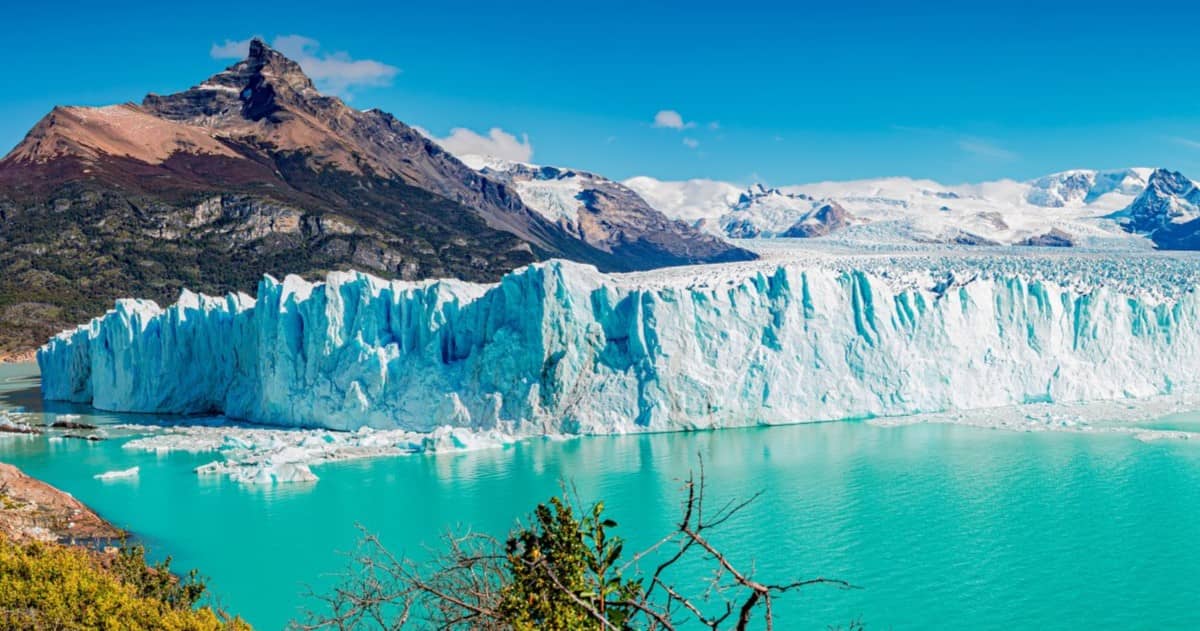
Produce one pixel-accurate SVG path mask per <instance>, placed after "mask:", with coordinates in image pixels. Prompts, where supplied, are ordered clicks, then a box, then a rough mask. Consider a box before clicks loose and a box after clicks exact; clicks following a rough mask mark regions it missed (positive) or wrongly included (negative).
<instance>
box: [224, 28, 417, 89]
mask: <svg viewBox="0 0 1200 631" xmlns="http://www.w3.org/2000/svg"><path fill="white" fill-rule="evenodd" d="M271 47H272V48H274V49H275V50H278V51H279V52H280V53H283V54H284V55H285V56H287V57H289V58H291V59H292V60H293V61H295V62H296V63H298V64H300V67H301V68H303V69H304V72H305V73H306V74H307V75H308V76H309V77H310V78H311V79H312V80H313V82H314V83H316V84H317V87H319V88H320V89H321V90H323V91H325V92H331V93H333V94H338V95H340V96H344V97H349V96H350V90H351V88H357V87H364V86H386V85H391V83H392V80H393V79H395V78H396V75H398V74H400V69H399V68H397V67H395V66H391V65H388V64H385V63H383V62H381V61H376V60H374V59H354V58H352V57H350V55H349V54H348V53H345V52H342V51H335V52H325V51H322V50H321V43H320V42H318V41H317V40H315V39H312V38H310V37H304V36H303V35H280V36H277V37H276V38H275V39H273V40H272V41H271ZM249 48H250V40H248V39H247V40H225V42H224V43H223V44H213V45H212V48H210V49H209V54H210V55H212V57H213V58H215V59H240V58H242V57H245V56H246V53H247V51H248V50H249Z"/></svg>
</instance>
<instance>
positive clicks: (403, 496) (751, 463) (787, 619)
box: [0, 364, 1200, 629]
mask: <svg viewBox="0 0 1200 631" xmlns="http://www.w3.org/2000/svg"><path fill="white" fill-rule="evenodd" d="M36 387H37V381H36V368H35V367H33V366H31V365H28V364H25V365H7V366H6V365H0V410H2V409H6V408H8V409H12V408H17V407H24V408H26V409H27V410H29V411H35V412H37V411H45V412H47V413H53V412H54V411H56V410H57V411H72V412H79V411H81V410H82V412H83V413H84V414H85V419H84V420H88V419H90V420H92V421H94V422H99V423H113V422H131V421H132V422H138V423H146V422H148V419H147V418H146V417H144V416H121V415H113V414H107V413H98V412H92V411H89V410H88V409H86V408H71V407H70V406H61V407H54V406H51V407H48V408H43V406H42V403H41V402H40V399H39V397H38V394H37V391H36ZM1198 426H1200V425H1198V424H1197V420H1196V418H1195V417H1192V416H1189V415H1177V416H1175V417H1173V418H1172V419H1170V427H1172V428H1180V427H1183V428H1189V429H1195V428H1197V427H1198ZM122 442H123V441H121V440H117V439H114V440H108V441H104V442H100V443H88V442H84V441H78V440H58V441H53V442H52V441H50V440H49V439H48V438H47V437H45V436H40V437H20V436H0V460H3V461H5V462H10V463H13V464H15V465H17V466H19V467H21V468H23V469H24V470H25V471H26V472H27V473H29V474H30V475H33V476H36V477H39V478H41V479H43V480H46V481H48V482H49V483H51V484H53V485H55V486H57V487H59V488H61V489H64V490H66V491H69V492H70V493H72V494H73V495H75V496H76V497H78V498H79V499H81V500H83V501H84V502H86V503H87V504H89V505H90V506H92V507H93V508H95V509H96V510H97V511H98V512H99V513H100V514H101V515H103V516H104V517H106V518H107V519H109V520H110V521H112V522H114V523H116V524H117V525H119V526H123V527H126V528H128V529H130V530H132V531H133V532H135V533H136V534H137V536H139V537H140V538H142V539H143V540H145V541H146V542H147V543H148V545H149V546H151V547H152V549H153V550H154V551H155V552H156V553H158V554H170V555H172V556H173V557H174V559H175V565H176V567H178V568H180V569H184V568H190V567H197V568H200V570H201V571H202V572H203V573H204V574H206V575H207V576H209V577H210V579H211V582H210V587H211V589H212V591H213V592H214V593H215V594H216V595H217V596H219V598H220V602H221V604H222V605H223V606H224V607H226V608H227V609H229V610H230V611H233V612H236V613H240V614H242V615H243V616H244V617H246V618H247V619H248V620H250V621H251V622H252V623H253V624H255V625H256V626H257V627H258V628H262V629H279V628H282V627H283V626H284V625H285V624H286V622H287V621H288V620H289V619H291V618H293V617H295V616H296V615H297V612H298V611H299V609H300V608H302V607H304V605H305V603H306V600H305V598H304V591H305V589H306V587H308V586H311V587H314V588H316V589H320V588H321V587H322V586H327V585H328V584H329V583H330V581H331V577H330V574H332V573H334V572H337V571H339V570H340V569H342V568H344V567H345V563H346V559H345V557H344V555H343V554H342V553H344V552H347V551H350V550H352V549H353V547H354V543H355V540H356V538H357V535H358V531H357V529H356V524H362V525H363V526H364V527H366V528H368V529H370V530H372V531H375V532H377V533H379V535H380V536H381V538H382V540H383V541H384V543H386V544H388V545H389V547H390V548H392V549H393V551H396V552H404V553H413V554H420V553H421V550H422V546H424V545H428V544H435V543H436V542H437V538H438V536H439V534H440V533H442V532H443V531H445V530H446V529H448V528H453V527H455V526H456V525H470V526H471V527H472V528H474V529H476V530H483V531H488V532H492V533H495V534H502V533H504V532H505V531H506V530H507V529H508V528H509V527H510V526H511V525H512V524H513V522H514V520H515V519H517V518H518V517H520V516H522V515H524V514H527V513H528V512H529V510H530V509H531V508H532V507H533V506H534V505H535V504H536V503H537V502H539V501H542V500H544V499H546V498H547V497H549V496H551V495H553V494H555V493H556V492H558V490H559V483H560V480H568V481H570V482H572V483H574V485H575V486H576V487H577V489H578V491H579V493H580V495H581V496H582V497H584V498H585V499H592V498H603V499H604V500H605V503H606V505H607V507H608V511H609V512H610V513H611V514H612V516H613V517H614V518H615V519H617V520H618V521H619V522H620V524H621V525H620V528H619V529H618V532H621V533H622V534H624V536H625V537H626V538H627V539H628V540H630V541H631V544H630V545H634V546H636V545H637V544H646V543H649V542H651V541H652V540H654V539H655V538H657V536H658V535H660V534H662V533H664V532H666V531H667V530H669V529H670V528H671V527H672V522H673V520H674V519H675V518H676V517H677V515H678V510H677V509H678V501H679V495H678V488H679V483H680V482H679V481H680V479H681V478H682V477H684V476H686V475H687V473H688V471H689V470H690V469H691V468H693V467H694V466H695V465H696V462H697V457H698V455H701V456H702V457H703V459H704V462H705V463H706V468H707V472H708V476H709V481H710V493H711V495H712V497H713V498H714V500H724V499H730V498H743V497H746V496H748V495H750V494H752V493H754V492H756V491H759V490H762V491H764V494H763V496H762V498H761V499H760V500H759V501H757V502H756V503H754V504H752V505H751V506H750V508H748V509H747V510H746V511H745V512H744V513H742V514H740V515H739V516H738V517H737V518H736V519H735V520H733V521H731V522H730V523H729V524H728V525H727V527H726V528H725V529H724V530H722V531H720V532H719V533H718V535H717V536H716V537H715V539H716V540H717V542H718V544H719V545H720V546H721V547H723V548H724V549H725V550H726V551H727V552H728V553H729V555H730V556H731V557H732V558H733V559H734V560H735V561H737V562H740V563H742V564H744V565H748V564H750V563H751V562H753V563H754V564H755V566H756V567H757V571H758V573H759V576H760V577H770V578H775V579H779V580H784V579H787V578H792V577H812V576H816V575H824V576H834V577H838V578H844V579H846V580H849V581H851V582H853V583H854V584H856V585H858V586H860V589H856V590H852V591H841V590H835V589H825V588H812V589H810V590H808V591H805V592H802V593H798V594H791V595H788V596H786V597H784V598H783V600H781V601H779V605H778V609H777V620H778V623H779V628H781V629H805V628H808V629H824V628H826V626H827V625H836V624H845V623H846V622H848V621H850V620H852V619H862V620H863V621H864V622H865V623H866V624H867V628H868V629H929V628H956V629H1010V628H1039V629H1130V628H1171V629H1184V628H1200V607H1198V606H1197V603H1200V443H1196V442H1194V441H1185V440H1161V441H1154V442H1141V441H1138V440H1134V439H1133V438H1131V437H1130V436H1128V435H1123V434H1106V433H1092V434H1082V433H1055V432H1033V433H1019V432H1007V431H996V430H987V429H978V428H970V427H961V426H953V425H934V424H922V425H910V426H903V427H894V428H885V427H875V426H872V425H868V424H864V423H853V422H846V423H825V424H816V425H795V426H786V427H770V428H757V429H747V430H724V431H719V432H707V433H687V434H683V433H681V434H657V435H647V436H621V437H590V438H583V439H578V440H569V441H563V442H552V441H541V440H538V441H532V442H526V443H519V444H517V445H515V446H511V447H508V448H503V449H494V450H486V451H478V452H470V453H460V454H436V455H421V456H400V457H388V458H376V459H371V460H358V461H348V462H341V463H335V464H327V465H320V466H315V467H313V471H314V473H316V474H317V475H318V476H319V477H320V480H319V481H318V482H316V483H313V484H298V485H297V484H281V485H276V486H265V487H264V486H248V485H243V484H239V483H236V482H232V481H230V480H228V479H225V478H219V477H203V476H197V475H196V474H195V473H193V468H194V467H196V466H198V465H200V464H204V463H206V462H209V461H211V460H212V459H213V456H212V454H187V453H178V452H172V453H168V454H162V455H157V454H153V453H146V452H138V451H132V450H127V449H122V447H121V443H122ZM134 465H137V466H140V467H141V471H140V475H139V476H138V477H136V478H133V479H126V480H111V481H99V480H95V479H93V477H92V476H93V475H95V474H97V473H102V472H105V471H111V470H116V469H126V468H129V467H132V466H134ZM694 578H699V577H694Z"/></svg>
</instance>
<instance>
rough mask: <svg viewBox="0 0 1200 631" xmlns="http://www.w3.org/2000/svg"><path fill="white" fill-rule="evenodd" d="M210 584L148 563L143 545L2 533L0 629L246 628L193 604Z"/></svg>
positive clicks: (135, 630)
mask: <svg viewBox="0 0 1200 631" xmlns="http://www.w3.org/2000/svg"><path fill="white" fill-rule="evenodd" d="M204 590H205V586H204V583H203V581H201V580H200V579H199V578H198V577H197V575H196V573H195V572H191V573H189V574H188V575H186V576H184V577H182V578H180V577H176V576H174V575H172V574H171V572H170V559H167V560H166V561H163V562H162V563H158V564H154V565H148V564H147V563H146V559H145V551H144V550H143V549H142V547H141V546H123V547H122V548H121V549H120V550H119V551H117V552H116V553H115V554H102V553H97V552H92V551H89V550H85V549H82V548H76V547H68V546H63V545H58V544H52V543H28V544H20V543H15V542H12V541H9V540H8V539H6V538H3V537H0V628H2V629H27V630H30V631H41V630H49V629H55V630H58V629H64V630H76V629H78V630H85V629H88V630H90V629H103V630H106V631H125V630H128V631H140V630H143V629H144V630H146V631H151V630H154V631H158V630H162V631H210V630H211V631H242V630H248V629H249V628H250V627H249V625H247V624H246V623H244V622H243V621H241V620H240V619H237V618H230V617H228V616H226V615H225V614H223V613H221V612H219V611H214V610H213V609H212V608H211V607H200V608H195V606H196V604H197V603H198V602H199V600H200V598H201V597H202V596H203V594H204Z"/></svg>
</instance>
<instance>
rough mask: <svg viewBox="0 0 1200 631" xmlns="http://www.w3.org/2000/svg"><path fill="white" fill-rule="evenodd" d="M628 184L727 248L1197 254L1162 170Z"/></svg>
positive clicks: (1179, 181)
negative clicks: (872, 246) (938, 247)
mask: <svg viewBox="0 0 1200 631" xmlns="http://www.w3.org/2000/svg"><path fill="white" fill-rule="evenodd" d="M624 184H625V186H627V187H628V188H630V189H632V190H633V191H635V192H637V193H638V194H639V195H641V197H642V198H643V199H645V200H646V201H647V202H648V203H649V204H650V205H651V206H652V207H654V208H656V209H657V210H660V211H662V212H663V213H664V214H666V215H667V216H669V217H672V218H675V219H679V220H681V221H684V222H686V223H689V224H690V225H693V226H696V227H697V228H699V229H702V230H705V231H707V232H709V233H711V234H715V235H723V236H726V237H735V238H746V237H757V238H772V237H792V236H823V235H829V234H832V235H836V236H840V237H843V238H847V239H852V240H863V241H880V242H923V243H950V244H965V245H1042V246H1070V245H1089V246H1093V247H1114V246H1115V247H1130V246H1133V247H1158V248H1161V249H1183V250H1194V249H1200V235H1198V234H1197V233H1198V232H1200V222H1197V219H1198V218H1200V189H1198V188H1197V186H1196V184H1195V183H1194V182H1192V181H1191V180H1189V179H1188V178H1187V177H1185V176H1183V175H1182V174H1180V173H1178V172H1173V171H1169V170H1166V169H1148V168H1133V169H1123V170H1115V171H1089V170H1075V171H1065V172H1062V173H1056V174H1053V175H1048V176H1045V177H1042V178H1038V179H1036V180H1033V181H1029V182H1016V181H1012V180H1002V181H997V182H985V183H982V184H965V185H957V186H948V185H944V184H939V183H937V182H934V181H931V180H914V179H909V178H884V179H877V180H859V181H850V182H821V183H816V184H806V185H799V186H782V187H776V188H769V187H766V186H763V185H761V184H756V185H753V186H750V187H748V188H747V187H744V186H738V185H734V184H730V183H727V182H719V181H713V180H687V181H675V182H670V181H660V180H656V179H654V178H649V177H635V178H631V179H629V180H626V181H625V182H624Z"/></svg>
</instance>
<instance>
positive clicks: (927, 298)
mask: <svg viewBox="0 0 1200 631" xmlns="http://www.w3.org/2000/svg"><path fill="white" fill-rule="evenodd" d="M1107 264H1108V263H1107V262H1106V263H1105V265H1107ZM1056 265H1057V264H1055V263H1054V262H1053V261H1052V262H1051V263H1050V264H1048V265H1047V266H1048V267H1055V266H1056ZM1134 266H1136V264H1134ZM1026 268H1028V266H1026ZM1002 269H1003V270H1007V269H1008V268H1002ZM1016 269H1018V270H1020V269H1022V266H1020V265H1018V266H1017V267H1016ZM1140 272H1141V274H1145V273H1146V270H1145V268H1142V269H1141V270H1140ZM900 277H903V279H902V280H898V278H900ZM1142 277H1143V278H1144V277H1145V276H1142ZM914 278H916V280H913V279H914ZM1189 282H1190V281H1189ZM1190 287H1194V285H1191V286H1190ZM1190 287H1185V288H1183V289H1181V290H1178V291H1175V292H1172V293H1169V294H1155V293H1153V292H1140V291H1137V290H1136V289H1134V288H1132V287H1126V286H1109V285H1105V284H1103V283H1099V284H1094V285H1090V286H1085V285H1082V284H1079V283H1074V284H1073V283H1070V282H1066V281H1063V280H1061V279H1054V278H1045V277H1039V276H1038V275H1035V274H1030V273H1022V272H1020V271H1016V272H1009V271H1001V272H998V273H995V274H991V275H988V274H981V273H977V272H976V273H972V274H967V273H960V274H958V275H955V274H948V275H946V276H944V277H943V276H942V274H941V273H940V272H939V273H937V274H929V273H926V274H924V275H922V274H920V273H917V272H912V271H910V272H907V273H905V274H892V275H889V274H888V273H887V272H886V271H880V269H879V267H878V266H876V267H875V268H872V267H871V266H867V265H863V266H859V268H856V267H854V266H853V265H830V264H818V263H815V262H814V261H813V260H787V261H778V260H777V261H772V260H770V259H768V260H767V261H766V262H764V263H760V264H754V265H749V264H731V265H726V266H721V265H717V266H711V265H710V266H697V267H694V268H676V269H673V270H671V271H670V272H668V273H662V274H659V273H641V274H636V273H635V274H602V273H600V272H598V271H596V270H595V268H592V267H590V266H586V265H581V264H575V263H569V262H564V261H550V262H547V263H539V264H534V265H531V266H528V267H525V268H521V269H518V270H516V271H514V272H511V273H509V274H508V275H506V276H505V277H504V278H503V279H501V281H500V282H498V283H495V284H490V285H481V284H473V283H466V282H460V281H453V280H437V281H422V282H409V281H385V280H381V279H379V278H375V277H373V276H370V275H367V274H362V273H356V272H333V273H330V274H329V275H328V276H327V277H326V278H325V280H324V282H317V283H312V282H308V281H305V280H303V279H301V278H299V277H296V276H288V277H286V278H285V279H284V280H282V281H279V280H276V279H274V278H271V277H269V276H268V277H264V278H263V279H262V281H261V282H260V284H259V286H258V289H257V297H256V298H252V297H250V296H248V295H245V294H231V295H228V296H225V297H221V298H217V297H208V296H201V295H197V294H193V293H190V292H186V291H185V292H184V293H183V294H182V295H181V297H180V299H179V300H178V302H177V303H176V304H174V305H172V306H170V307H167V308H160V307H159V306H158V305H156V304H154V303H153V302H149V301H143V300H121V301H118V302H117V304H116V306H115V308H114V309H113V310H111V311H110V312H108V313H107V314H105V315H103V316H101V317H99V318H96V319H94V320H92V321H91V322H89V323H87V324H85V325H83V326H80V327H79V328H77V329H75V330H73V331H66V332H63V333H61V334H59V335H58V336H56V337H54V338H53V339H51V340H50V341H49V342H48V343H47V344H46V345H44V346H43V347H42V348H41V349H39V351H38V354H37V360H38V364H39V366H40V368H41V373H42V390H43V395H44V397H45V398H47V399H53V400H65V401H74V402H80V403H90V404H92V405H93V406H95V407H97V408H100V409H104V410H111V411H122V412H155V413H177V414H209V413H213V414H218V413H219V414H224V415H226V416H228V417H231V418H236V419H244V420H248V421H251V422H254V423H261V424H266V425H276V426H289V427H301V428H325V429H333V430H358V429H360V428H364V427H366V428H372V429H402V430H406V431H413V432H432V431H435V430H437V429H438V428H443V427H445V426H451V427H454V428H468V429H472V430H481V431H487V432H492V433H494V434H500V435H507V436H531V435H546V434H549V435H569V434H603V433H625V432H641V431H667V430H694V429H696V430H698V429H709V428H719V427H735V426H746V425H756V424H777V423H795V422H807V421H824V420H838V419H857V418H874V417H888V416H896V415H909V414H920V413H937V412H943V411H947V410H978V409H984V408H993V407H999V406H1010V405H1021V404H1042V403H1070V402H1086V401H1114V400H1126V399H1138V398H1145V397H1154V396H1157V395H1164V394H1165V395H1170V394H1177V393H1185V392H1192V393H1194V392H1197V391H1200V376H1198V374H1197V371H1196V370H1195V369H1194V367H1195V366H1196V365H1197V364H1198V360H1200V327H1198V326H1197V324H1198V323H1200V317H1198V316H1200V297H1197V294H1196V293H1195V292H1194V291H1193V290H1191V288H1190Z"/></svg>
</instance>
